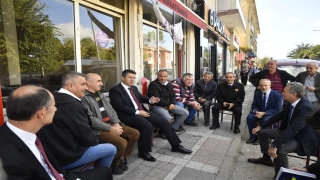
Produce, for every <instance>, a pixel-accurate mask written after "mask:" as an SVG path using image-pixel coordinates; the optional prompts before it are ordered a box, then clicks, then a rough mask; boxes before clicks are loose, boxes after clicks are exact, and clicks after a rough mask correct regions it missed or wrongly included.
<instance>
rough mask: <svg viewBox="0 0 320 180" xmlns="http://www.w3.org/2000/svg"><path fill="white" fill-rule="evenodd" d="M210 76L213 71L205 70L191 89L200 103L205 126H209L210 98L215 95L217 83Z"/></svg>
mask: <svg viewBox="0 0 320 180" xmlns="http://www.w3.org/2000/svg"><path fill="white" fill-rule="evenodd" d="M212 78H213V73H212V72H210V71H206V72H205V73H204V75H203V79H199V80H197V81H196V84H195V86H194V91H193V93H194V97H195V99H196V100H197V101H198V102H199V103H200V104H201V105H202V109H203V114H204V125H205V126H209V123H210V122H209V120H210V106H211V105H212V99H213V98H215V97H216V90H217V83H216V82H214V81H213V80H212Z"/></svg>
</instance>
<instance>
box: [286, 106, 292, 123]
mask: <svg viewBox="0 0 320 180" xmlns="http://www.w3.org/2000/svg"><path fill="white" fill-rule="evenodd" d="M292 110H293V106H292V105H290V108H289V113H288V125H287V127H288V126H289V125H290V121H291V114H292Z"/></svg>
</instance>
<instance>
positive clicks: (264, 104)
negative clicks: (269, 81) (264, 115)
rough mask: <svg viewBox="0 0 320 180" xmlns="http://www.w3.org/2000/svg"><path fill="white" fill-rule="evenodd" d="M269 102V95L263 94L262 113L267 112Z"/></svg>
mask: <svg viewBox="0 0 320 180" xmlns="http://www.w3.org/2000/svg"><path fill="white" fill-rule="evenodd" d="M266 101H267V93H263V98H262V112H265V111H266V103H267V102H266Z"/></svg>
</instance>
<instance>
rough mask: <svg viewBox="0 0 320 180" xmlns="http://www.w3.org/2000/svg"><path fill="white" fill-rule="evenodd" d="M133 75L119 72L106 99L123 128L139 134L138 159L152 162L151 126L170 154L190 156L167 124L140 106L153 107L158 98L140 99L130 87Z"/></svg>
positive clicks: (134, 77) (136, 89) (137, 92)
mask: <svg viewBox="0 0 320 180" xmlns="http://www.w3.org/2000/svg"><path fill="white" fill-rule="evenodd" d="M135 80H136V72H135V71H133V70H130V69H128V70H124V71H123V72H122V77H121V83H119V84H118V85H116V86H114V87H113V88H111V89H110V92H109V97H110V101H111V105H112V106H113V108H114V110H115V111H116V112H117V114H118V117H119V119H120V120H121V122H123V123H124V124H125V125H127V126H130V127H132V128H135V129H137V130H139V132H140V139H139V141H138V143H139V147H138V149H139V153H138V156H139V157H141V158H142V159H144V160H146V161H156V158H154V157H152V156H151V155H150V154H149V152H151V140H150V138H151V135H152V131H153V126H156V127H157V128H160V129H161V130H162V132H163V133H164V135H165V136H166V138H167V139H168V141H169V143H170V145H171V146H172V149H171V150H172V152H180V153H184V154H190V153H192V151H191V150H188V149H185V148H184V147H183V146H181V145H180V143H181V141H180V139H179V137H178V136H177V134H176V132H175V131H174V130H173V129H172V128H171V125H170V123H169V122H168V121H167V120H165V119H163V118H162V117H161V116H159V115H157V114H155V113H152V112H149V111H148V110H147V109H146V108H145V107H144V106H143V104H142V103H148V104H154V103H158V102H159V101H160V99H159V97H151V98H150V99H149V98H147V97H144V96H142V94H141V93H140V92H139V91H138V88H137V87H136V86H134V85H133V84H134V83H135Z"/></svg>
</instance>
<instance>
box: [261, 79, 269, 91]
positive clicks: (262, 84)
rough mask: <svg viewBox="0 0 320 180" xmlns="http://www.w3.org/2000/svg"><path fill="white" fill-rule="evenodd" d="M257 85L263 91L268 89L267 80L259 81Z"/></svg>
mask: <svg viewBox="0 0 320 180" xmlns="http://www.w3.org/2000/svg"><path fill="white" fill-rule="evenodd" d="M259 86H260V89H261V91H262V92H263V93H266V92H268V91H269V90H270V84H269V82H268V81H261V82H260V84H259Z"/></svg>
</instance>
